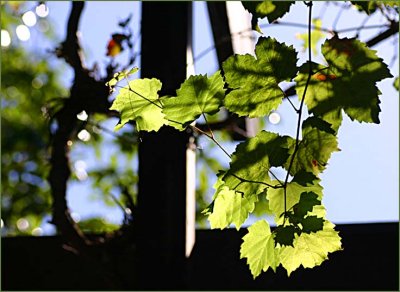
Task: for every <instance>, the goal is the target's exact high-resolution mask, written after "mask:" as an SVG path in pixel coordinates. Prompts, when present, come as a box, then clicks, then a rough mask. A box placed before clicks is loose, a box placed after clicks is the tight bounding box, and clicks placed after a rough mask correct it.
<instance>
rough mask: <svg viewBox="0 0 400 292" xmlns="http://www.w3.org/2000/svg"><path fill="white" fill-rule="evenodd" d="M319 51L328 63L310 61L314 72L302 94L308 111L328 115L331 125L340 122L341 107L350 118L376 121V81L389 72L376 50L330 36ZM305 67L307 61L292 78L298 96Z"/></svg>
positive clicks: (303, 82) (303, 86) (301, 88)
mask: <svg viewBox="0 0 400 292" xmlns="http://www.w3.org/2000/svg"><path fill="white" fill-rule="evenodd" d="M322 54H323V55H324V57H325V60H326V61H327V63H328V66H323V65H319V64H316V63H312V70H313V73H314V74H313V75H312V78H311V81H310V83H309V86H308V89H307V92H306V96H305V103H306V104H307V107H308V110H309V111H310V112H312V113H314V114H315V115H316V116H320V117H325V116H327V115H328V116H329V118H330V120H328V121H329V122H330V123H331V124H335V123H339V124H340V122H341V115H340V111H341V110H344V112H345V113H346V114H347V115H348V116H349V117H350V118H351V119H352V120H357V121H359V122H373V123H379V118H378V114H379V112H380V107H379V103H380V101H379V98H378V96H379V94H380V91H379V90H378V88H377V87H376V82H378V81H380V80H382V79H385V78H388V77H391V76H392V75H391V74H390V72H389V70H388V68H387V65H386V64H385V63H383V62H382V59H381V58H379V57H378V56H377V55H376V51H374V50H371V49H369V48H368V47H367V46H366V45H365V43H362V42H361V41H358V40H356V39H348V38H343V39H339V38H338V37H333V38H331V39H329V40H326V41H325V43H324V44H323V45H322ZM308 67H309V64H308V63H306V64H304V65H303V66H301V68H300V73H299V75H298V76H297V77H296V78H295V81H296V92H297V95H298V96H299V98H301V97H302V96H303V92H304V88H305V84H306V80H307V76H308ZM334 116H336V117H337V120H336V121H334V120H333V117H334ZM339 119H340V120H339Z"/></svg>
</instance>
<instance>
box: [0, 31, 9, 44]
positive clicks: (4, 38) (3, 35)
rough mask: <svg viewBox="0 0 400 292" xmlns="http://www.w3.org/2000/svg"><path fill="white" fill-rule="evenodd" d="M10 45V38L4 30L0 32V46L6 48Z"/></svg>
mask: <svg viewBox="0 0 400 292" xmlns="http://www.w3.org/2000/svg"><path fill="white" fill-rule="evenodd" d="M10 44H11V36H10V33H9V32H8V31H6V30H5V29H2V30H1V46H2V47H8V46H9V45H10Z"/></svg>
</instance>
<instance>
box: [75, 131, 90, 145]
mask: <svg viewBox="0 0 400 292" xmlns="http://www.w3.org/2000/svg"><path fill="white" fill-rule="evenodd" d="M78 138H79V140H81V141H83V142H87V141H89V140H90V133H89V132H88V131H87V130H85V129H83V130H82V131H80V132H79V133H78Z"/></svg>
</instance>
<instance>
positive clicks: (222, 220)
mask: <svg viewBox="0 0 400 292" xmlns="http://www.w3.org/2000/svg"><path fill="white" fill-rule="evenodd" d="M255 201H257V196H249V197H246V196H242V195H241V194H240V193H237V192H235V191H232V190H229V188H228V187H226V186H225V187H223V188H222V189H220V190H219V192H218V194H217V196H216V198H215V200H214V206H213V210H212V213H211V214H210V215H209V216H208V220H209V221H210V225H211V228H212V229H215V228H220V229H224V228H226V227H228V226H229V225H230V224H231V223H233V224H234V225H235V226H236V229H237V230H239V229H240V227H241V226H242V224H243V223H244V222H245V221H246V219H247V218H248V217H249V213H251V212H252V211H253V210H254V203H255Z"/></svg>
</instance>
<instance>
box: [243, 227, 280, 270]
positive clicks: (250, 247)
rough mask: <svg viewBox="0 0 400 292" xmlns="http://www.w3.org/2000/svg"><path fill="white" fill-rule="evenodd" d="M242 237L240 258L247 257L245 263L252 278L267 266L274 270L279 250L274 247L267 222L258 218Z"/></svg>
mask: <svg viewBox="0 0 400 292" xmlns="http://www.w3.org/2000/svg"><path fill="white" fill-rule="evenodd" d="M247 230H248V231H249V233H247V234H246V235H245V236H244V237H243V243H242V245H241V247H240V258H247V264H248V265H249V267H250V271H251V273H252V275H253V277H254V278H256V277H257V276H258V275H260V274H261V271H264V272H266V271H267V270H268V269H269V268H271V269H272V270H273V271H276V267H277V266H279V250H278V249H275V241H274V234H273V233H271V229H270V227H269V224H268V222H267V221H265V220H260V221H257V222H256V223H254V224H253V225H251V226H250V227H249V228H248V229H247Z"/></svg>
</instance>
